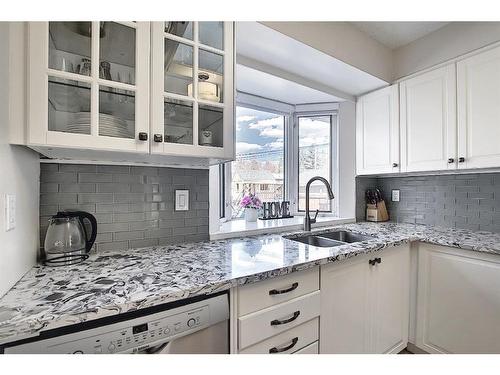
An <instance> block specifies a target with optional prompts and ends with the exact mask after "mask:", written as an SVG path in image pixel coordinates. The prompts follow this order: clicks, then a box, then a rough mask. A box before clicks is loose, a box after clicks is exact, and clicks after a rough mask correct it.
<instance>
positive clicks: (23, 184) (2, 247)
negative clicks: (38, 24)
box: [0, 22, 40, 296]
mask: <svg viewBox="0 0 500 375" xmlns="http://www.w3.org/2000/svg"><path fill="white" fill-rule="evenodd" d="M18 47H19V46H18ZM21 48H22V46H21ZM8 50H9V24H8V23H7V22H0V51H1V53H0V296H1V295H3V294H5V292H6V291H7V290H9V289H10V288H11V287H12V286H13V285H14V284H15V283H16V282H17V281H18V280H19V279H20V278H21V277H22V276H23V275H24V274H25V273H26V272H27V271H28V270H29V269H30V268H31V267H32V266H33V265H34V264H35V262H36V257H37V251H38V247H39V245H38V244H39V234H38V209H39V208H38V207H39V203H38V202H39V196H40V194H39V186H40V184H39V178H40V162H39V157H38V154H37V153H35V152H33V151H31V150H29V149H27V148H25V147H23V146H10V145H9V137H8V128H9V121H10V120H11V119H12V120H13V121H17V122H19V121H20V119H22V118H23V116H20V117H19V116H15V115H14V114H12V113H11V111H10V108H12V107H11V106H10V105H11V104H12V102H11V100H10V99H11V97H10V96H9V56H10V54H9V53H8ZM17 84H18V85H22V82H17ZM17 125H18V126H23V123H22V122H19V123H18V124H16V126H17ZM5 194H15V195H16V203H17V215H16V221H17V226H16V228H15V229H14V230H11V231H9V232H6V231H5V215H4V210H5Z"/></svg>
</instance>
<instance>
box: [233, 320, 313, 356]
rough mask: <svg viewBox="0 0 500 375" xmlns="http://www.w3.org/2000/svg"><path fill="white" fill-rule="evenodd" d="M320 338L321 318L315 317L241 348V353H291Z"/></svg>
mask: <svg viewBox="0 0 500 375" xmlns="http://www.w3.org/2000/svg"><path fill="white" fill-rule="evenodd" d="M318 338H319V318H317V317H316V318H314V319H312V320H310V321H308V322H306V323H303V324H301V325H299V326H297V327H295V328H292V329H289V330H287V331H284V332H283V333H280V334H278V335H276V336H273V337H271V338H269V339H267V340H264V341H261V342H259V343H257V344H255V345H252V346H249V347H248V348H245V349H243V350H240V353H241V354H289V353H294V352H296V351H297V350H301V348H305V347H307V346H308V345H310V344H311V343H314V342H316V343H317V340H318Z"/></svg>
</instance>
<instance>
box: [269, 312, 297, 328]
mask: <svg viewBox="0 0 500 375" xmlns="http://www.w3.org/2000/svg"><path fill="white" fill-rule="evenodd" d="M299 315H300V311H295V312H294V313H293V316H292V317H291V318H288V319H285V320H278V319H274V320H272V321H271V325H272V326H279V325H282V324H287V323H291V322H293V321H294V320H295V319H297V318H298V317H299Z"/></svg>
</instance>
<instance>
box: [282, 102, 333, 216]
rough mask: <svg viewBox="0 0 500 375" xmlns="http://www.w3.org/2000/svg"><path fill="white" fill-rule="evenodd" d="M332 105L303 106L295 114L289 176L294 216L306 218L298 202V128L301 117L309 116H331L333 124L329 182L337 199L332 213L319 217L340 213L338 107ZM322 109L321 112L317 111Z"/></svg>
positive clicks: (320, 214) (322, 213)
mask: <svg viewBox="0 0 500 375" xmlns="http://www.w3.org/2000/svg"><path fill="white" fill-rule="evenodd" d="M332 104H336V103H331V104H330V103H325V104H319V105H307V107H306V105H301V106H300V108H301V109H302V111H300V112H299V111H297V112H294V116H293V133H292V136H291V137H290V142H292V144H291V145H290V150H292V152H293V156H292V157H291V159H290V161H291V163H292V170H291V171H290V173H289V174H288V177H289V178H290V180H291V181H290V184H289V186H290V191H291V192H292V194H291V207H292V212H293V215H297V216H304V215H305V212H304V211H299V207H298V201H299V186H298V181H299V180H298V177H299V174H298V173H299V165H298V163H299V155H298V153H299V147H298V141H299V128H298V119H299V117H307V116H331V119H332V123H331V129H330V155H331V160H330V176H329V181H330V184H331V187H332V190H333V195H334V196H335V199H333V201H332V204H331V206H330V208H331V210H330V211H328V212H327V211H323V212H320V213H319V214H318V217H322V216H326V217H337V216H338V212H339V200H338V199H337V198H338V192H339V181H338V180H339V178H338V150H339V147H338V139H339V137H338V131H339V130H338V129H339V127H338V117H339V116H338V106H333V105H332ZM327 105H330V109H328V110H325V109H327V108H328V107H327ZM297 107H299V106H297ZM315 109H320V110H315Z"/></svg>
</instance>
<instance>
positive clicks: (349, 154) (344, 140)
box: [338, 102, 356, 218]
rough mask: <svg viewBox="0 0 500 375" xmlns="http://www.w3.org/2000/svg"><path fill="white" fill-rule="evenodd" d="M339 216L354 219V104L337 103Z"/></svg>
mask: <svg viewBox="0 0 500 375" xmlns="http://www.w3.org/2000/svg"><path fill="white" fill-rule="evenodd" d="M338 144H339V156H338V164H339V165H338V168H339V198H340V200H339V216H340V217H344V218H354V217H356V180H355V179H356V104H355V103H353V102H342V103H339V142H338Z"/></svg>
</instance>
